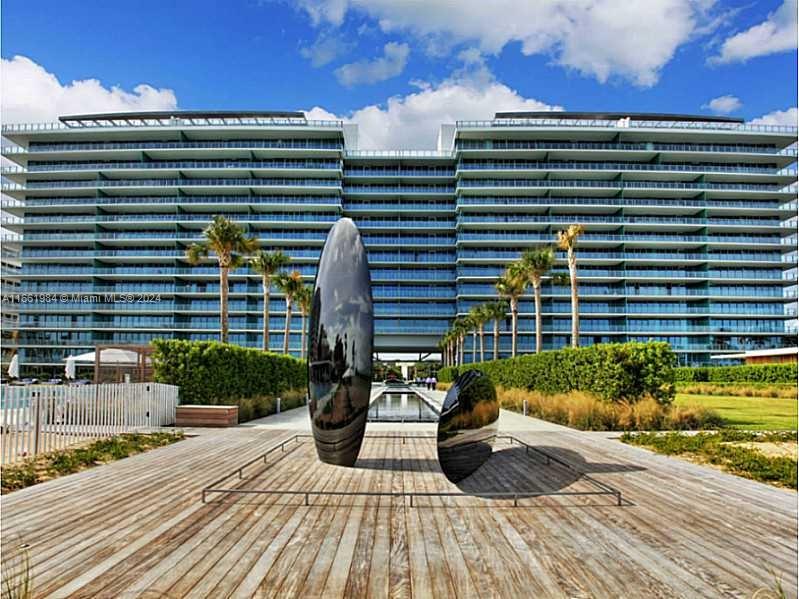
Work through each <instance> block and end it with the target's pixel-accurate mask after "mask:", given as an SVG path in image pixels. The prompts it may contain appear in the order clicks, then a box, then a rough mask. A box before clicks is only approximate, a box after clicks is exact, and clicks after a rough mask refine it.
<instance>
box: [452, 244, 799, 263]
mask: <svg viewBox="0 0 799 599" xmlns="http://www.w3.org/2000/svg"><path fill="white" fill-rule="evenodd" d="M521 254H522V252H521V250H515V249H509V250H495V249H491V248H487V249H476V248H462V249H461V250H460V251H459V252H458V256H457V257H458V259H481V260H491V259H497V260H502V261H511V260H518V259H519V258H520V257H521ZM579 255H580V260H606V261H607V260H619V261H624V260H669V261H682V260H690V261H723V262H739V261H744V262H750V261H751V262H774V263H780V264H785V263H787V264H796V263H797V256H795V255H789V254H781V253H779V252H758V253H754V252H652V251H648V252H614V251H603V252H591V251H588V250H581V251H580V254H579ZM556 258H557V259H558V260H564V259H565V254H564V253H563V252H556Z"/></svg>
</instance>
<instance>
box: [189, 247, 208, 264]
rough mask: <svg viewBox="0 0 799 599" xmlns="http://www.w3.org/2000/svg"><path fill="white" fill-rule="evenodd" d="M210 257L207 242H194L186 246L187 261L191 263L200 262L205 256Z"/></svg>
mask: <svg viewBox="0 0 799 599" xmlns="http://www.w3.org/2000/svg"><path fill="white" fill-rule="evenodd" d="M207 257H208V245H207V244H206V243H205V242H200V243H192V244H191V245H190V246H189V247H188V248H186V262H188V263H189V264H199V263H200V262H201V261H202V260H203V259H204V258H207Z"/></svg>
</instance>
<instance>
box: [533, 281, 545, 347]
mask: <svg viewBox="0 0 799 599" xmlns="http://www.w3.org/2000/svg"><path fill="white" fill-rule="evenodd" d="M533 298H534V299H535V353H537V354H538V353H541V346H542V345H543V344H544V335H543V333H542V332H541V327H542V324H541V321H542V320H543V319H542V318H541V279H537V280H534V281H533Z"/></svg>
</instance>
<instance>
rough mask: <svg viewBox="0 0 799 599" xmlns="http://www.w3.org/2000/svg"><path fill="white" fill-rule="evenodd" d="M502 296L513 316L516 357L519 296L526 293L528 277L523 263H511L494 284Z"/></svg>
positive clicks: (512, 329)
mask: <svg viewBox="0 0 799 599" xmlns="http://www.w3.org/2000/svg"><path fill="white" fill-rule="evenodd" d="M494 286H495V287H496V288H497V292H498V293H499V295H500V297H503V298H505V299H507V300H508V302H509V303H510V316H511V351H510V355H511V357H514V358H515V357H516V337H517V335H518V333H519V298H520V297H521V296H522V295H523V294H524V288H525V287H526V286H527V278H526V277H525V275H524V271H523V270H522V269H521V265H520V264H519V263H518V262H514V263H513V264H511V265H509V266H508V268H507V269H506V270H505V272H504V273H503V274H502V276H501V277H500V278H499V280H498V281H497V282H496V283H495V285H494Z"/></svg>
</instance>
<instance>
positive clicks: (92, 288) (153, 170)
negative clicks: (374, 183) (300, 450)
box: [3, 113, 344, 368]
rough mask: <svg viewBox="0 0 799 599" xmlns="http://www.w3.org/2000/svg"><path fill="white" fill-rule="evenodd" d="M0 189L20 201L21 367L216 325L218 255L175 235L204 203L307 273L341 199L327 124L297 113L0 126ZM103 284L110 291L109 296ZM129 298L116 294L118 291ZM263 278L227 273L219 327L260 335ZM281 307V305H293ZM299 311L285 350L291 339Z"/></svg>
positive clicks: (211, 331) (275, 327) (339, 161)
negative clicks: (196, 255)
mask: <svg viewBox="0 0 799 599" xmlns="http://www.w3.org/2000/svg"><path fill="white" fill-rule="evenodd" d="M3 134H4V135H5V136H6V137H7V138H8V139H10V140H11V141H12V142H14V143H15V144H16V146H14V147H12V148H7V149H6V150H5V154H6V156H8V157H9V158H11V159H12V160H14V161H15V162H16V163H17V164H18V165H19V166H17V167H12V168H8V169H5V170H4V173H3V174H4V176H5V178H6V180H7V183H5V184H4V188H3V191H4V192H5V193H6V194H8V195H9V196H11V197H12V198H14V199H16V200H19V201H21V202H22V204H23V206H22V207H21V208H17V207H15V208H13V210H15V211H16V212H17V213H19V214H21V215H22V216H24V220H23V222H22V224H20V225H17V228H18V229H19V230H20V231H21V232H22V233H23V244H22V245H23V249H22V259H23V267H22V274H21V277H20V278H21V286H22V289H21V291H23V293H25V292H27V293H31V294H57V299H56V300H55V301H52V298H43V301H41V302H36V301H35V296H33V297H32V299H34V301H32V302H31V303H28V304H26V305H24V306H22V307H21V314H20V336H19V350H20V355H21V361H22V362H23V363H25V364H26V365H28V366H29V367H34V368H35V367H37V366H51V365H56V364H63V362H62V360H63V358H64V357H65V356H67V355H69V354H77V353H81V352H83V351H90V350H91V349H93V347H94V345H95V344H98V343H104V344H131V343H132V344H138V343H148V342H149V340H150V339H152V338H154V337H166V338H179V339H216V338H218V331H219V299H218V297H219V280H218V268H217V267H216V263H215V261H214V259H213V257H212V258H211V259H209V260H208V261H206V262H203V263H201V264H198V265H191V264H189V263H188V262H187V260H186V258H185V252H186V248H187V247H188V246H189V245H190V244H191V243H193V242H196V241H200V240H201V238H202V237H201V234H202V229H203V228H204V227H206V226H207V225H208V223H209V222H210V220H211V219H212V217H213V216H214V215H217V214H221V215H224V216H226V217H228V218H230V219H231V220H234V221H235V222H237V223H238V224H240V225H241V226H243V227H244V228H245V230H246V233H247V235H249V236H256V237H258V238H259V239H260V240H261V245H262V247H264V248H265V249H268V250H275V249H280V250H282V251H284V252H285V253H286V254H288V255H289V256H290V258H291V264H290V266H289V268H290V269H297V270H299V271H300V272H301V273H302V274H303V275H304V277H305V278H306V280H307V282H308V283H311V282H312V281H313V277H314V274H315V270H316V263H317V261H318V258H319V252H320V250H321V246H322V244H323V242H324V239H325V237H326V235H327V231H328V229H329V228H330V226H331V225H332V223H333V222H335V221H336V219H338V218H339V216H340V215H341V210H342V174H343V153H344V140H343V134H342V124H341V123H339V122H314V121H307V120H306V119H305V117H304V116H303V115H302V114H301V113H296V114H294V113H236V114H228V113H178V114H153V113H143V114H126V115H91V116H85V117H74V118H65V119H62V122H61V123H58V124H56V125H51V126H16V127H15V126H9V127H6V128H4V130H3ZM110 294H113V295H110ZM128 299H129V300H130V301H127V300H128ZM271 303H272V305H271V310H272V318H271V330H272V331H273V334H272V339H271V344H270V345H271V347H273V348H275V349H277V348H281V347H282V342H283V323H284V311H285V302H284V301H283V298H282V296H281V295H280V293H279V292H277V291H276V290H275V291H273V293H272V302H271ZM262 308H263V305H262V291H261V280H260V277H259V276H258V275H256V274H255V273H253V272H252V271H250V270H249V269H248V268H246V267H243V268H240V269H238V270H236V271H234V272H233V273H232V274H231V277H230V341H231V342H233V343H239V344H242V345H249V346H253V347H260V346H261V342H262V333H261V331H262V324H263V323H262V316H261V315H262ZM295 313H296V310H295ZM299 346H300V319H299V318H295V319H294V320H293V322H292V326H291V339H290V348H291V350H292V351H293V352H294V353H298V352H299Z"/></svg>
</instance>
